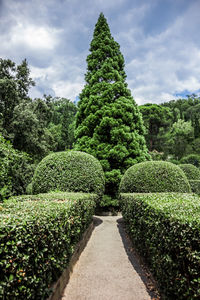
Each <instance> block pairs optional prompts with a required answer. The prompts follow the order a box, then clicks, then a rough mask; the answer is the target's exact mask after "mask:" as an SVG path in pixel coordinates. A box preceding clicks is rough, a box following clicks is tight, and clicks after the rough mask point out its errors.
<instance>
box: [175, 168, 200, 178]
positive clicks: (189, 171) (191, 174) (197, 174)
mask: <svg viewBox="0 0 200 300" xmlns="http://www.w3.org/2000/svg"><path fill="white" fill-rule="evenodd" d="M179 167H180V168H181V169H182V170H183V172H184V173H185V175H186V176H187V178H188V180H200V170H199V169H198V168H197V167H195V166H194V165H192V164H181V165H179Z"/></svg>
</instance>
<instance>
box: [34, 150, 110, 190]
mask: <svg viewBox="0 0 200 300" xmlns="http://www.w3.org/2000/svg"><path fill="white" fill-rule="evenodd" d="M104 185H105V180H104V173H103V169H102V167H101V164H100V162H99V161H98V160H97V159H96V158H95V157H93V156H92V155H89V154H87V153H84V152H79V151H66V152H57V153H53V154H50V155H48V156H46V157H45V158H44V159H43V160H42V161H41V162H40V163H39V164H38V166H37V168H36V170H35V173H34V176H33V181H32V192H33V193H34V194H37V193H46V192H50V191H56V190H58V191H68V192H86V193H95V194H98V195H99V196H101V195H102V194H103V192H104Z"/></svg>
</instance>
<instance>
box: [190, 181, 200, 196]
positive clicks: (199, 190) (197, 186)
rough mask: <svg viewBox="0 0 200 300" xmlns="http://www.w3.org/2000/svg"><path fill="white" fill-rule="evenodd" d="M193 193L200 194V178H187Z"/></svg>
mask: <svg viewBox="0 0 200 300" xmlns="http://www.w3.org/2000/svg"><path fill="white" fill-rule="evenodd" d="M189 183H190V187H191V190H192V192H193V193H195V194H198V195H200V180H189Z"/></svg>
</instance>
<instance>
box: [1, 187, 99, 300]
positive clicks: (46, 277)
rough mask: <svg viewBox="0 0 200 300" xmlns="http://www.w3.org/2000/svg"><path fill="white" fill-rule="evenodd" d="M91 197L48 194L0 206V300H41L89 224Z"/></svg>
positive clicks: (93, 197) (46, 295)
mask: <svg viewBox="0 0 200 300" xmlns="http://www.w3.org/2000/svg"><path fill="white" fill-rule="evenodd" d="M96 197H97V196H96V195H92V194H78V193H76V194H70V193H58V194H57V193H56V194H53V193H52V194H46V195H45V194H43V195H37V196H20V197H13V198H12V199H9V200H8V201H6V203H3V204H2V209H1V211H0V244H1V261H0V269H1V273H0V299H7V300H12V299H15V300H21V299H30V300H35V299H41V300H43V299H47V297H48V296H49V294H50V292H51V289H50V286H51V285H52V283H53V282H54V281H56V280H57V279H58V277H59V276H60V275H61V273H62V271H63V269H64V268H66V266H67V265H68V262H69V259H70V257H71V255H72V253H73V251H74V248H75V245H76V244H77V242H78V241H79V240H80V238H81V236H82V234H83V232H84V231H85V229H86V228H87V227H88V225H89V224H90V222H91V221H92V215H93V213H94V207H95V199H96ZM36 200H37V201H36ZM83 200H84V201H83Z"/></svg>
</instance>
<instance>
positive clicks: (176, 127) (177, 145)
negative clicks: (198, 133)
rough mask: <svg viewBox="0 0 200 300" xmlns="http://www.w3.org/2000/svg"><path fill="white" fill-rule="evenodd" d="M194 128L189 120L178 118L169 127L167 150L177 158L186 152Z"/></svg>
mask: <svg viewBox="0 0 200 300" xmlns="http://www.w3.org/2000/svg"><path fill="white" fill-rule="evenodd" d="M193 136H194V129H193V127H192V125H191V122H190V121H189V122H184V121H183V120H178V121H177V122H175V123H174V124H173V126H172V128H171V131H170V132H169V135H168V141H167V147H168V152H169V153H171V154H173V155H174V157H175V158H176V159H177V160H180V159H181V158H182V157H183V156H184V155H186V154H188V153H187V152H189V151H187V146H188V145H189V144H190V142H191V141H192V140H193Z"/></svg>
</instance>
